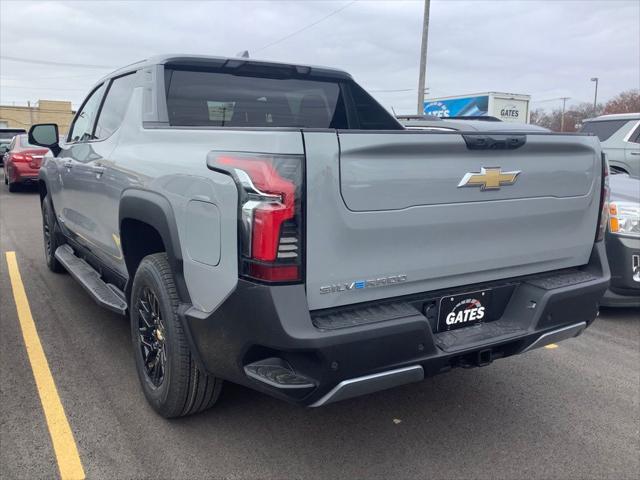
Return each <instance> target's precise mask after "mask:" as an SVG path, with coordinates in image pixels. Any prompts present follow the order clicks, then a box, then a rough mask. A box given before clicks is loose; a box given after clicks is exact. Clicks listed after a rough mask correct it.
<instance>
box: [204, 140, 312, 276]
mask: <svg viewBox="0 0 640 480" xmlns="http://www.w3.org/2000/svg"><path fill="white" fill-rule="evenodd" d="M303 160H304V159H303V157H302V156H299V155H263V154H247V153H236V152H232V153H216V154H214V155H212V157H210V161H209V165H210V167H212V168H214V169H215V170H218V171H222V172H224V173H227V174H229V175H231V176H232V177H233V179H234V181H235V182H236V185H237V186H238V191H239V203H240V205H239V213H238V215H239V220H240V221H239V225H240V226H239V229H240V232H239V234H240V235H239V236H240V273H241V275H243V276H245V277H249V278H253V279H258V280H263V281H269V282H296V281H300V280H301V279H302V278H301V264H302V258H301V254H302V247H301V244H302V208H301V195H302V179H303V168H304V162H303Z"/></svg>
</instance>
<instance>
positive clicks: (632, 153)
mask: <svg viewBox="0 0 640 480" xmlns="http://www.w3.org/2000/svg"><path fill="white" fill-rule="evenodd" d="M629 153H630V154H631V155H640V152H629Z"/></svg>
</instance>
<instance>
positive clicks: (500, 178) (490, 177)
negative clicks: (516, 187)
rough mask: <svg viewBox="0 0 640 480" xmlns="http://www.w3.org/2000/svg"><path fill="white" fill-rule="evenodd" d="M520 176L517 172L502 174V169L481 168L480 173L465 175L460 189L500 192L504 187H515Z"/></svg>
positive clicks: (459, 185) (518, 171)
mask: <svg viewBox="0 0 640 480" xmlns="http://www.w3.org/2000/svg"><path fill="white" fill-rule="evenodd" d="M519 174H520V170H516V171H515V172H504V173H503V172H502V169H501V168H500V167H487V168H484V167H481V168H480V173H473V172H469V173H465V174H464V177H462V180H460V183H459V184H458V187H480V190H500V187H501V186H502V185H513V184H514V183H516V179H517V178H518V175H519Z"/></svg>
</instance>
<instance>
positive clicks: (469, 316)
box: [445, 298, 484, 325]
mask: <svg viewBox="0 0 640 480" xmlns="http://www.w3.org/2000/svg"><path fill="white" fill-rule="evenodd" d="M483 318H484V307H483V306H482V303H481V302H480V300H476V299H475V298H465V299H464V300H460V301H459V302H458V303H457V304H456V306H455V307H453V310H451V311H450V312H449V313H448V314H447V316H446V318H445V322H446V324H447V325H456V324H458V323H467V322H477V321H479V320H482V319H483Z"/></svg>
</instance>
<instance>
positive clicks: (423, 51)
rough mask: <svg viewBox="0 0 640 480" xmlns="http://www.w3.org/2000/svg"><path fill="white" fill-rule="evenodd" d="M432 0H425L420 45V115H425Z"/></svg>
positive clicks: (418, 111)
mask: <svg viewBox="0 0 640 480" xmlns="http://www.w3.org/2000/svg"><path fill="white" fill-rule="evenodd" d="M430 5H431V0H424V16H423V17H422V46H421V47H420V74H419V76H418V110H417V113H418V115H424V90H425V84H426V76H427V75H426V74H427V40H428V39H429V7H430Z"/></svg>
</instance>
